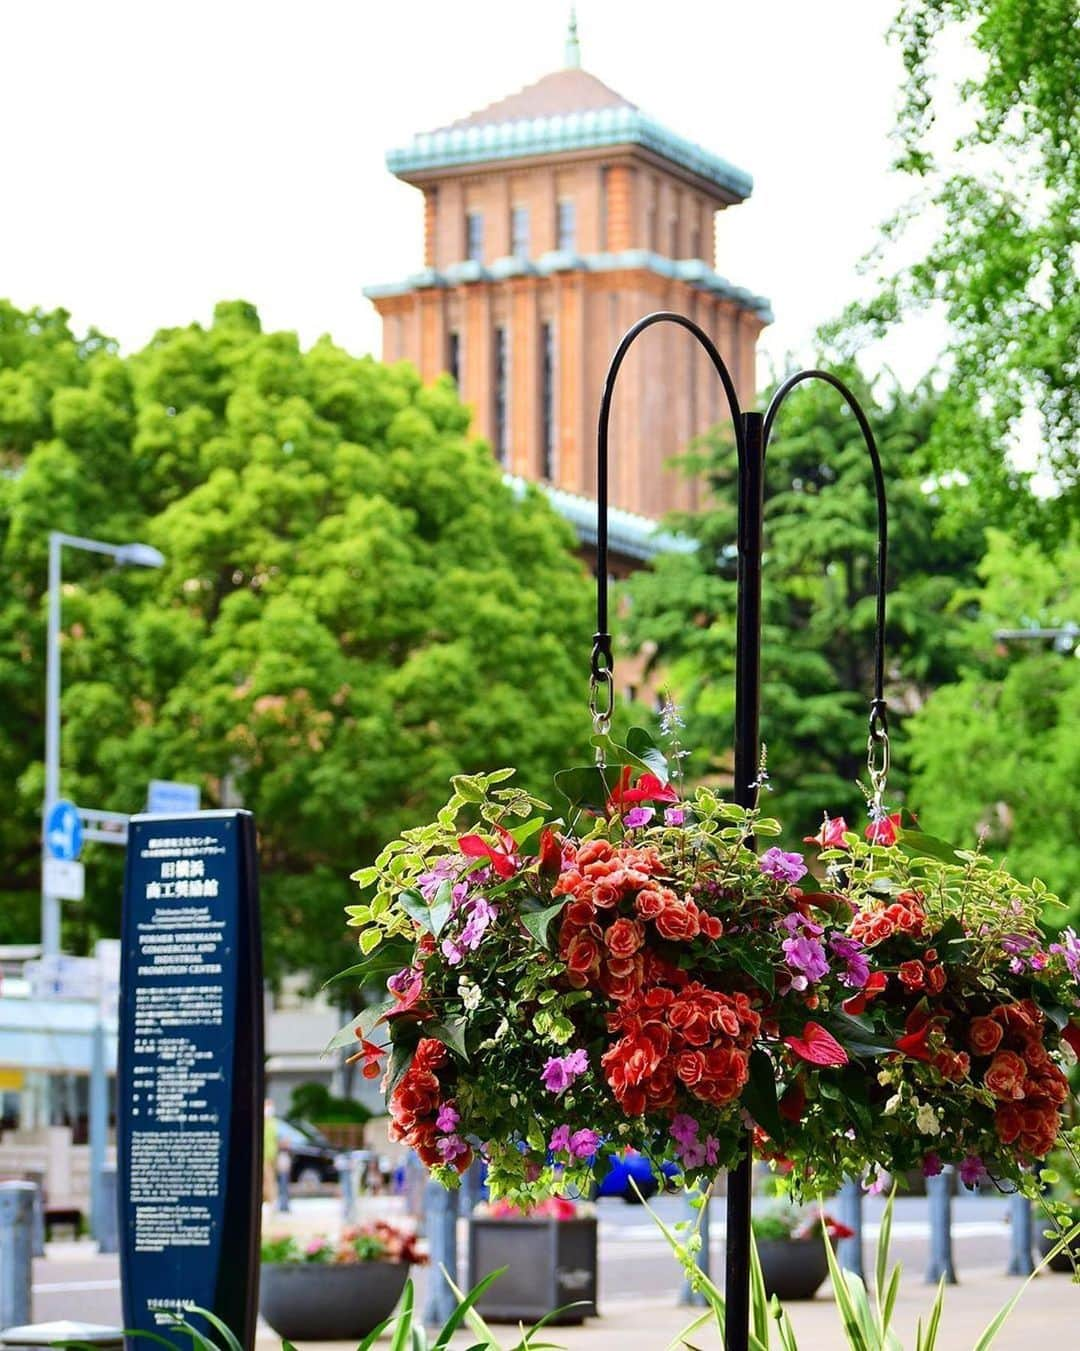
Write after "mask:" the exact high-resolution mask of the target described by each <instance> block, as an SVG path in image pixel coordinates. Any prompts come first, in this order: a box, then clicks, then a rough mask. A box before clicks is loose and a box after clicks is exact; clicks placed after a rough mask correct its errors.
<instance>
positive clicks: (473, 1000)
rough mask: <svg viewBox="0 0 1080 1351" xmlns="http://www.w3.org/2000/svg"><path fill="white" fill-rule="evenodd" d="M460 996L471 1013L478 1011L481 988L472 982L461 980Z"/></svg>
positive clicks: (459, 983) (459, 986)
mask: <svg viewBox="0 0 1080 1351" xmlns="http://www.w3.org/2000/svg"><path fill="white" fill-rule="evenodd" d="M458 994H459V996H460V997H461V1002H462V1003H463V1004H464V1005H465V1007H466V1008H467V1009H468V1011H469V1012H470V1013H473V1012H475V1011H476V1009H477V1008H479V1006H480V986H479V985H474V984H473V983H472V981H470V980H464V979H463V980H461V981H459V982H458Z"/></svg>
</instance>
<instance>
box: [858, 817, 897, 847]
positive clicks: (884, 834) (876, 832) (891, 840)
mask: <svg viewBox="0 0 1080 1351" xmlns="http://www.w3.org/2000/svg"><path fill="white" fill-rule="evenodd" d="M864 833H865V835H866V838H867V839H868V840H869V841H870V843H871V844H884V845H890V844H895V843H896V841H897V840H898V839H899V838H900V813H899V812H893V813H892V814H891V815H889V816H884V817H882V819H881V820H880V821H871V822H870V824H869V825H868V826H867V827H866V830H865V832H864Z"/></svg>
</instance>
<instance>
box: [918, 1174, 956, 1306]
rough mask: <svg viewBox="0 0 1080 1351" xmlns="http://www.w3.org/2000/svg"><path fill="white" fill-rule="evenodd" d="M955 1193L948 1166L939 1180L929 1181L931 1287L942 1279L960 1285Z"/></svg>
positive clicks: (936, 1178) (928, 1280) (929, 1280)
mask: <svg viewBox="0 0 1080 1351" xmlns="http://www.w3.org/2000/svg"><path fill="white" fill-rule="evenodd" d="M952 1193H953V1167H952V1164H950V1163H947V1164H946V1165H945V1167H944V1168H943V1169H942V1170H941V1172H940V1173H939V1174H938V1175H937V1177H928V1178H927V1179H926V1199H927V1201H928V1202H929V1207H930V1262H929V1265H928V1266H927V1268H926V1281H927V1284H928V1285H937V1283H938V1281H940V1280H941V1278H942V1277H943V1276H944V1278H945V1284H946V1285H956V1283H957V1282H956V1269H955V1268H954V1266H953V1255H952Z"/></svg>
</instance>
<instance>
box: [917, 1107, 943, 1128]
mask: <svg viewBox="0 0 1080 1351" xmlns="http://www.w3.org/2000/svg"><path fill="white" fill-rule="evenodd" d="M915 1125H916V1127H917V1129H918V1131H919V1134H920V1135H937V1134H938V1133H939V1132H940V1130H941V1122H940V1121H939V1120H938V1119H937V1113H936V1112H935V1111H934V1109H933V1108H932V1107H931V1106H930V1104H929V1103H928V1102H924V1103H923V1104H922V1106H921V1107H920V1108H919V1110H918V1111H917V1112H916V1113H915Z"/></svg>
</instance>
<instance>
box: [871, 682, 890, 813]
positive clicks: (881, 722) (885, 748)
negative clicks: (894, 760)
mask: <svg viewBox="0 0 1080 1351" xmlns="http://www.w3.org/2000/svg"><path fill="white" fill-rule="evenodd" d="M890 762H891V757H890V749H889V725H888V720H887V717H886V711H885V701H884V699H880V700H879V699H875V700H874V702H873V704H872V705H871V708H870V731H869V734H868V735H867V738H866V770H867V773H868V774H869V776H870V787H871V789H872V790H873V799H872V803H871V815H872V816H874V818H875V819H878V818H880V817H881V816H882V815H884V811H885V807H884V803H885V788H886V785H887V783H888V778H889V765H890Z"/></svg>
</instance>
